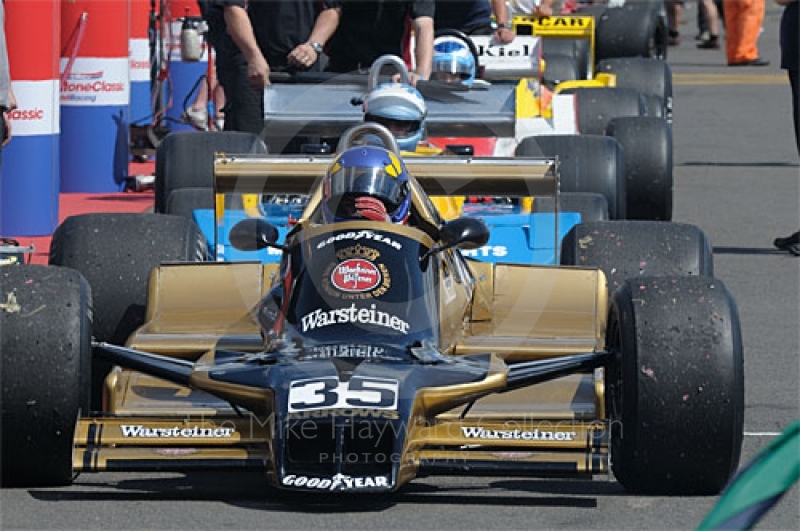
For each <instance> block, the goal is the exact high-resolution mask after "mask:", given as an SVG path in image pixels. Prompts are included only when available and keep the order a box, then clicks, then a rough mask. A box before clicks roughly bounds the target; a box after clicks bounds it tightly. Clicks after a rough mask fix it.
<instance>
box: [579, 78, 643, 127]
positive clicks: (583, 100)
mask: <svg viewBox="0 0 800 531" xmlns="http://www.w3.org/2000/svg"><path fill="white" fill-rule="evenodd" d="M575 109H576V114H577V119H578V131H580V132H581V133H582V134H584V135H603V134H605V132H606V128H608V123H609V122H610V121H611V120H612V119H614V118H620V117H623V116H646V115H647V102H646V101H645V99H644V97H643V96H642V94H641V93H640V92H639V91H638V90H635V89H629V88H614V87H607V88H605V87H604V88H579V89H577V90H575Z"/></svg>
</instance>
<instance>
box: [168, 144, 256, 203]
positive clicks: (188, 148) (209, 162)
mask: <svg viewBox="0 0 800 531" xmlns="http://www.w3.org/2000/svg"><path fill="white" fill-rule="evenodd" d="M266 152H267V148H266V146H265V145H264V142H262V141H261V140H260V139H259V138H258V136H256V135H254V134H252V133H242V132H238V131H214V132H194V131H185V132H177V133H170V134H169V135H167V136H166V137H165V138H164V140H163V141H161V143H160V144H159V145H158V149H157V150H156V182H155V211H156V212H159V213H165V212H166V211H167V210H166V209H167V200H168V199H169V194H170V193H171V192H172V191H173V190H179V189H181V188H205V189H206V190H208V193H209V195H210V194H212V193H213V192H212V190H213V188H214V154H215V153H227V154H243V153H258V154H264V153H266Z"/></svg>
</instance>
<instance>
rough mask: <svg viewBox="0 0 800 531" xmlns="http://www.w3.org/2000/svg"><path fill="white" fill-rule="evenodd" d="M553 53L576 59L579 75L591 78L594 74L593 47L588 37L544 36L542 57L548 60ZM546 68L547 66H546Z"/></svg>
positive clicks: (579, 76)
mask: <svg viewBox="0 0 800 531" xmlns="http://www.w3.org/2000/svg"><path fill="white" fill-rule="evenodd" d="M553 55H566V56H567V57H570V58H572V59H573V60H574V61H575V64H576V65H577V69H578V77H576V78H575V79H590V78H591V74H592V66H593V65H592V64H591V49H590V43H589V40H588V39H560V38H548V37H543V38H542V57H543V58H544V60H545V61H547V60H548V59H549V58H550V57H551V56H553ZM545 68H546V67H545Z"/></svg>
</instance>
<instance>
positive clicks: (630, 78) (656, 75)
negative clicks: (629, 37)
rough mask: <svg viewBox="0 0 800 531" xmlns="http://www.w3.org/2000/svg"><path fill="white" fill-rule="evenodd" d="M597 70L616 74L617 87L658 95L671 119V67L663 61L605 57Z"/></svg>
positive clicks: (642, 58)
mask: <svg viewBox="0 0 800 531" xmlns="http://www.w3.org/2000/svg"><path fill="white" fill-rule="evenodd" d="M597 72H598V73H601V72H605V73H608V74H616V76H617V85H616V86H617V87H620V88H631V89H635V90H638V91H639V92H641V93H642V94H644V95H645V96H658V97H659V98H661V101H662V102H663V106H664V114H665V117H666V118H667V120H668V121H670V122H671V121H672V69H670V67H669V65H668V64H667V63H665V62H664V61H660V60H657V59H647V58H644V57H626V58H617V59H605V60H603V61H600V63H598V65H597Z"/></svg>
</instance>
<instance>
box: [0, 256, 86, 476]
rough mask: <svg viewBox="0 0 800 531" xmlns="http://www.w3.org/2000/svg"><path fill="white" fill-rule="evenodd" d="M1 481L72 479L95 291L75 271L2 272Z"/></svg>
mask: <svg viewBox="0 0 800 531" xmlns="http://www.w3.org/2000/svg"><path fill="white" fill-rule="evenodd" d="M0 289H1V290H2V293H3V296H4V298H5V300H4V301H3V302H4V303H5V304H6V307H5V308H3V309H2V310H0V329H2V331H3V333H2V338H1V339H0V341H1V343H0V346H2V348H0V356H2V373H0V378H1V379H2V382H1V383H2V397H1V398H2V430H0V433H2V438H1V439H0V441H2V443H1V444H2V446H1V448H2V484H3V486H25V487H49V486H57V485H67V484H69V483H71V482H72V476H73V474H72V449H73V438H74V435H75V423H76V421H77V419H78V416H79V413H80V412H81V411H82V412H83V414H88V411H87V408H88V400H89V381H90V370H91V369H90V365H91V348H92V346H91V339H92V331H91V322H90V299H91V295H90V288H89V284H88V283H87V282H86V280H85V279H84V278H83V276H81V274H80V273H78V272H77V271H74V270H72V269H67V268H60V267H47V266H33V265H17V266H14V267H4V268H0Z"/></svg>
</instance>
